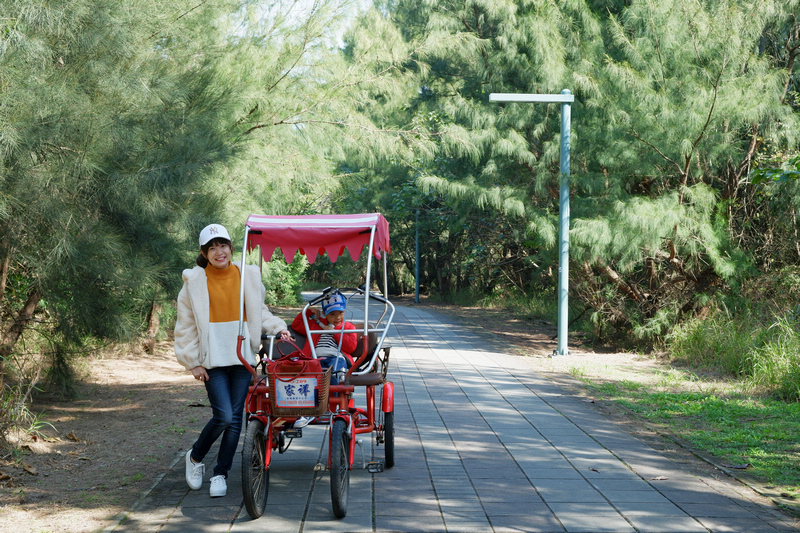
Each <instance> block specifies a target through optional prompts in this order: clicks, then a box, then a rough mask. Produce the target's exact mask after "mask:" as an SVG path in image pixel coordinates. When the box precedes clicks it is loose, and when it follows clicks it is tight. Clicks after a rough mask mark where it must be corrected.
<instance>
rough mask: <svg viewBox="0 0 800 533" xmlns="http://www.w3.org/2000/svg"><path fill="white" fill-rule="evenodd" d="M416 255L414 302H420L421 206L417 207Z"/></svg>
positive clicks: (415, 227) (415, 226)
mask: <svg viewBox="0 0 800 533" xmlns="http://www.w3.org/2000/svg"><path fill="white" fill-rule="evenodd" d="M414 231H415V232H416V233H415V239H414V240H415V241H416V245H417V247H416V257H415V258H414V302H415V303H419V207H418V208H417V220H416V222H415V223H414Z"/></svg>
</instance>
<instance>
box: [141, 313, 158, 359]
mask: <svg viewBox="0 0 800 533" xmlns="http://www.w3.org/2000/svg"><path fill="white" fill-rule="evenodd" d="M160 325H161V304H160V303H159V302H157V301H155V300H153V305H152V306H150V318H149V320H148V326H147V338H146V339H145V341H144V349H145V351H146V352H147V353H150V354H151V353H153V352H154V351H155V347H156V337H157V336H158V328H159V327H160Z"/></svg>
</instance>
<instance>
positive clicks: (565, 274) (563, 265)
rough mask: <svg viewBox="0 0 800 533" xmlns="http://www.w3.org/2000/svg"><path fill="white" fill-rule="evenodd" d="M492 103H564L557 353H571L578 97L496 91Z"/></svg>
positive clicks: (559, 216) (562, 111) (566, 94)
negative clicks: (572, 162) (572, 179)
mask: <svg viewBox="0 0 800 533" xmlns="http://www.w3.org/2000/svg"><path fill="white" fill-rule="evenodd" d="M489 101H490V102H527V103H545V104H556V103H559V104H561V162H560V163H561V168H560V176H559V182H560V192H559V207H558V347H557V348H556V350H555V352H554V353H553V355H567V353H569V350H568V348H567V336H568V329H569V328H568V326H569V305H568V304H569V148H570V146H569V144H570V140H569V134H570V121H571V118H572V117H571V113H572V112H571V107H570V104H572V102H574V101H575V97H574V96H573V95H572V93H571V92H570V91H569V90H568V89H564V90H563V91H561V94H514V93H492V94H490V95H489Z"/></svg>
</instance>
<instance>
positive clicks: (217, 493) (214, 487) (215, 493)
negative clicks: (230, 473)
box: [208, 476, 228, 498]
mask: <svg viewBox="0 0 800 533" xmlns="http://www.w3.org/2000/svg"><path fill="white" fill-rule="evenodd" d="M227 493H228V483H227V482H226V481H225V476H214V477H212V478H211V488H209V489H208V494H209V496H211V497H212V498H221V497H222V496H225V494H227Z"/></svg>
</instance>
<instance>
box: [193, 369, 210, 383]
mask: <svg viewBox="0 0 800 533" xmlns="http://www.w3.org/2000/svg"><path fill="white" fill-rule="evenodd" d="M192 376H194V379H197V380H200V381H204V382H205V381H208V372H206V369H205V368H203V367H202V366H196V367H194V368H193V369H192Z"/></svg>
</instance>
